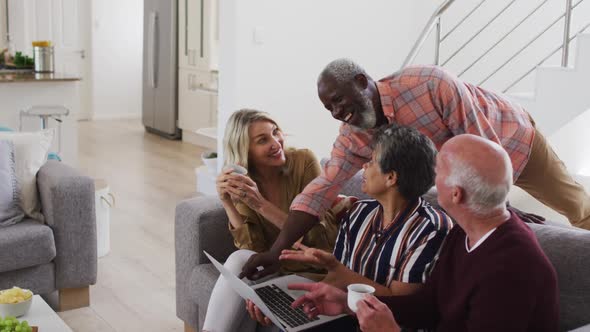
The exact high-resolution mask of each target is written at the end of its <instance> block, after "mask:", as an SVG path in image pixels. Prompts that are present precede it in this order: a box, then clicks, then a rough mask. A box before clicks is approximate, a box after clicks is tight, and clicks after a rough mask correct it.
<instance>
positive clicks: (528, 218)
mask: <svg viewBox="0 0 590 332" xmlns="http://www.w3.org/2000/svg"><path fill="white" fill-rule="evenodd" d="M506 208H507V209H508V211H511V212H512V213H514V214H516V215H517V216H518V217H519V218H520V219H522V221H524V222H528V223H529V224H544V223H545V218H543V217H541V216H538V215H536V214H532V213H528V212H524V211H521V210H519V209H517V208H515V207H514V206H511V205H510V203H508V202H507V203H506Z"/></svg>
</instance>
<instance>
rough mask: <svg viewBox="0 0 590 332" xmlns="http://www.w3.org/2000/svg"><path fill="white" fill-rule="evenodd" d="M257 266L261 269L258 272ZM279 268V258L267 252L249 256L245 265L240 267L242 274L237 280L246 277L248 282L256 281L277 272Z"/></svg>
mask: <svg viewBox="0 0 590 332" xmlns="http://www.w3.org/2000/svg"><path fill="white" fill-rule="evenodd" d="M259 266H261V267H262V268H263V269H262V270H260V271H259V270H258V267H259ZM279 268H280V264H279V258H278V257H277V256H276V255H273V254H272V253H271V252H269V251H267V252H262V253H260V254H254V255H252V256H250V259H248V261H247V262H246V264H244V266H243V267H242V273H240V275H239V276H238V278H240V279H242V278H243V277H247V278H248V279H250V280H258V279H260V278H263V277H266V276H267V275H270V274H273V273H276V272H278V271H279Z"/></svg>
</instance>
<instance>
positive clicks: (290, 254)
mask: <svg viewBox="0 0 590 332" xmlns="http://www.w3.org/2000/svg"><path fill="white" fill-rule="evenodd" d="M293 247H295V248H298V249H300V250H288V249H285V250H283V251H282V252H281V256H279V259H280V260H291V261H297V262H302V263H308V264H312V265H315V266H318V267H321V268H325V269H327V270H328V271H331V270H334V269H335V268H336V267H337V266H338V265H340V262H339V261H338V260H337V259H336V257H335V256H334V255H332V254H331V253H329V252H326V251H323V250H320V249H316V248H309V247H307V246H305V245H303V244H301V243H295V244H294V245H293Z"/></svg>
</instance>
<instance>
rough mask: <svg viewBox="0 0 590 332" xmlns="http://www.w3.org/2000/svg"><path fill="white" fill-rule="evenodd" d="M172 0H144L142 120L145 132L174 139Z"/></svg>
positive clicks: (174, 29)
mask: <svg viewBox="0 0 590 332" xmlns="http://www.w3.org/2000/svg"><path fill="white" fill-rule="evenodd" d="M177 7H178V2H177V1H176V0H165V1H162V0H144V17H143V22H144V24H143V27H144V28H143V96H142V97H143V101H142V122H143V125H144V126H145V128H146V130H147V131H148V132H151V133H154V134H157V135H161V136H164V137H166V138H170V139H178V138H180V136H181V131H180V129H179V128H178V100H177V99H178V97H177V96H178V93H177V84H178V83H177V82H178V80H177V61H178V60H177V59H178V57H177V29H178V28H177V16H178V8H177Z"/></svg>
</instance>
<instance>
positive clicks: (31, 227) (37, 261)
mask: <svg viewBox="0 0 590 332" xmlns="http://www.w3.org/2000/svg"><path fill="white" fill-rule="evenodd" d="M53 258H55V241H54V239H53V231H52V230H51V228H49V227H48V226H46V225H42V224H40V223H39V222H37V221H34V220H31V219H25V220H23V221H22V222H20V223H18V224H15V225H11V226H8V227H3V228H2V230H1V231H0V272H6V271H13V270H18V269H22V268H26V267H31V266H36V265H41V264H45V263H49V262H51V261H52V260H53Z"/></svg>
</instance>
